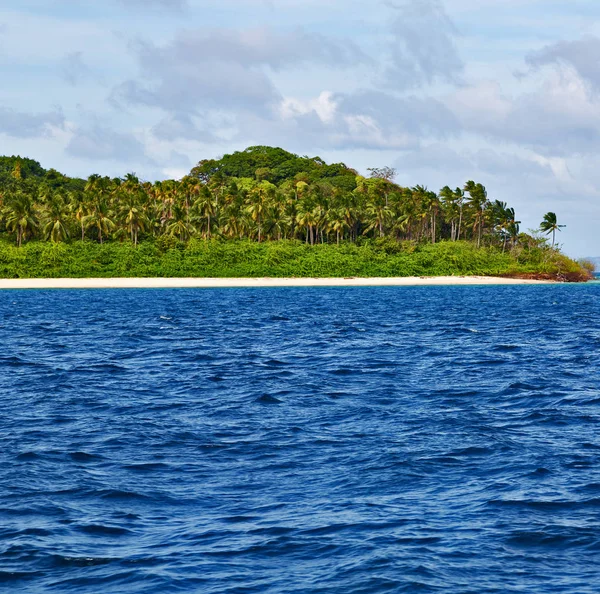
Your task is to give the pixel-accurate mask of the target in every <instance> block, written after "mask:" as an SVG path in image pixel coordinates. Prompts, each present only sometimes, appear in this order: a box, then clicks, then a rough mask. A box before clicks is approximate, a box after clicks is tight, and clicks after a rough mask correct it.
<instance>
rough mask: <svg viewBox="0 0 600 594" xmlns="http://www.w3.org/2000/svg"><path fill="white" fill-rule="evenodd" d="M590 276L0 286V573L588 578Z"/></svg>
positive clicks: (593, 520)
mask: <svg viewBox="0 0 600 594" xmlns="http://www.w3.org/2000/svg"><path fill="white" fill-rule="evenodd" d="M599 320H600V283H591V284H588V285H545V286H499V287H498V286H496V287H484V286H475V287H396V288H394V287H392V288H332V289H324V288H283V289H214V290H213V289H194V290H187V289H180V290H171V289H167V290H165V289H163V290H141V289H140V290H64V291H61V290H54V291H0V345H1V346H2V348H1V350H0V411H1V416H0V591H2V592H18V593H30V592H60V593H71V592H73V593H77V594H82V593H83V594H87V593H99V592H102V593H107V592H111V593H112V592H115V593H125V594H129V593H144V594H147V593H169V592H200V593H203V594H204V593H206V594H213V593H214V594H217V593H218V594H223V593H236V594H238V593H239V594H242V593H260V594H271V593H288V592H291V593H300V592H302V593H317V592H319V593H320V592H323V593H343V594H351V593H368V594H372V593H373V594H376V593H380V592H415V593H429V592H433V593H438V592H443V593H446V592H447V593H452V594H460V593H473V594H475V593H477V594H480V593H485V592H527V593H536V594H539V593H554V592H560V593H567V592H569V593H573V594H575V593H577V594H586V593H594V594H597V593H598V592H599V591H600V374H599V353H600V322H599Z"/></svg>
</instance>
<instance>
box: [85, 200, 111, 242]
mask: <svg viewBox="0 0 600 594" xmlns="http://www.w3.org/2000/svg"><path fill="white" fill-rule="evenodd" d="M111 215H112V213H111V212H110V210H109V209H108V205H107V204H106V202H104V201H100V202H97V203H96V204H94V206H93V207H92V211H91V212H90V213H89V214H87V215H86V216H85V217H83V219H82V221H81V223H82V225H83V227H84V228H85V229H89V228H90V227H94V228H96V230H97V231H98V239H99V241H100V243H103V240H104V236H105V235H108V234H109V233H110V232H111V231H112V230H113V229H114V228H115V223H114V221H113V220H112V218H111Z"/></svg>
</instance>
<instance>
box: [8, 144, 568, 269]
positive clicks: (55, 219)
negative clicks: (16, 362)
mask: <svg viewBox="0 0 600 594" xmlns="http://www.w3.org/2000/svg"><path fill="white" fill-rule="evenodd" d="M369 171H370V177H368V178H366V177H363V176H360V175H358V174H357V172H356V171H354V170H353V169H350V168H349V167H347V166H346V165H344V164H342V163H338V164H333V165H328V164H326V163H325V162H324V161H323V160H322V159H320V158H318V157H315V158H309V157H299V156H297V155H293V154H291V153H288V152H287V151H284V150H283V149H279V148H270V147H251V148H249V149H247V150H245V151H243V152H237V153H234V154H232V155H225V156H224V157H223V158H222V159H219V160H207V161H201V162H200V163H199V164H198V165H197V166H196V167H194V169H192V171H191V172H190V174H189V175H187V176H186V177H184V178H183V179H182V180H180V181H174V180H169V181H163V182H155V183H151V182H143V181H140V180H139V179H138V178H137V176H136V175H135V174H127V175H126V176H125V177H124V178H115V179H111V178H108V177H102V176H100V175H91V176H90V177H89V178H88V179H87V180H82V179H74V178H69V177H67V176H65V175H63V174H61V173H59V172H57V171H55V170H48V171H47V170H45V169H43V168H42V167H41V165H40V164H39V163H37V162H36V161H32V160H31V159H24V158H20V157H1V158H0V275H1V276H4V277H24V276H134V275H140V276H263V275H264V276H306V275H314V276H348V275H360V276H374V275H382V276H391V275H398V276H404V275H414V274H417V275H420V274H519V273H547V274H557V273H560V274H565V273H568V274H573V273H575V272H576V271H577V270H580V268H579V267H578V266H577V265H575V264H574V263H573V262H571V261H569V260H568V259H567V258H565V257H564V256H562V255H560V254H559V253H558V251H557V250H555V249H553V246H548V244H547V242H546V241H545V240H540V239H535V238H533V237H531V236H529V235H526V234H523V233H520V230H519V221H517V220H516V215H515V211H514V209H513V208H511V207H509V206H508V205H507V204H506V203H504V202H501V201H498V200H494V201H491V200H489V199H488V196H487V191H486V189H485V187H484V186H483V185H482V184H480V183H475V182H473V181H468V182H467V183H466V184H465V185H464V187H463V188H455V189H451V188H449V187H447V186H446V187H444V188H442V189H441V190H440V191H439V192H433V191H430V190H428V189H427V188H426V187H423V186H415V187H412V188H405V187H401V186H399V185H397V184H395V183H394V181H393V179H394V173H395V172H394V171H393V170H392V169H390V168H387V167H386V168H382V169H370V170H369ZM548 214H553V213H548ZM544 220H545V221H546V219H544ZM548 221H550V222H548ZM548 221H546V223H547V224H546V227H545V228H544V230H549V229H550V227H551V225H550V223H552V224H553V225H554V227H552V229H553V230H559V227H560V226H558V225H557V223H556V216H555V215H554V219H548ZM549 225H550V226H549ZM553 237H554V235H553ZM224 240H228V241H224ZM9 242H11V243H12V245H10V244H9ZM440 242H441V243H440ZM553 242H554V239H553ZM138 244H139V245H138ZM13 246H15V247H13Z"/></svg>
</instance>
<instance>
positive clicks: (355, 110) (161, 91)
mask: <svg viewBox="0 0 600 594" xmlns="http://www.w3.org/2000/svg"><path fill="white" fill-rule="evenodd" d="M0 70H1V75H2V78H1V80H2V83H3V84H2V85H0V154H21V155H23V156H28V157H31V158H34V159H37V160H39V161H40V162H41V163H42V165H43V166H45V167H47V168H48V167H54V168H56V169H59V170H60V171H64V172H66V173H68V174H70V175H78V176H82V177H87V176H88V175H89V174H90V173H94V172H97V173H102V174H109V175H124V174H125V173H126V172H136V173H137V174H138V175H139V176H140V177H142V178H144V179H150V180H155V179H164V178H167V177H178V176H181V175H183V174H185V173H186V172H187V171H189V169H190V168H191V167H192V166H193V165H194V164H195V163H196V162H197V161H198V160H200V159H202V158H208V157H217V156H220V155H222V154H224V153H227V152H231V151H233V150H241V149H244V148H246V147H247V146H250V145H256V144H271V145H278V146H282V147H284V148H287V149H288V150H291V151H293V152H297V153H300V154H303V155H305V154H306V155H319V156H321V157H323V158H325V159H326V160H328V161H343V162H345V163H347V164H348V165H350V166H352V167H355V168H356V169H358V170H359V171H361V172H366V169H367V167H377V166H383V165H391V166H394V167H396V169H397V170H398V177H397V181H398V182H399V183H401V184H405V185H415V184H423V185H427V186H428V187H429V188H432V189H436V190H437V189H439V188H440V187H441V186H443V185H445V184H449V185H451V186H453V187H455V186H462V185H463V184H464V182H465V181H467V180H468V179H474V180H475V181H478V182H481V183H483V184H484V185H485V186H486V187H487V189H488V193H489V197H490V198H491V199H496V198H497V199H500V200H505V201H507V202H509V204H511V205H513V206H515V208H516V209H517V214H518V215H519V218H520V219H521V220H522V228H523V229H528V228H535V227H537V226H538V224H539V222H540V221H541V218H542V216H543V214H544V213H545V212H547V211H549V210H552V211H554V212H556V213H557V215H558V218H559V220H560V222H562V223H564V224H566V225H567V227H566V228H565V229H564V230H563V232H562V234H561V236H560V240H561V242H562V243H563V245H564V249H565V251H566V252H567V253H569V254H571V255H573V256H595V255H600V233H598V231H597V230H598V228H599V225H600V168H599V167H598V166H597V161H598V157H599V156H600V154H599V153H600V94H599V92H600V3H598V2H597V1H593V0H569V1H561V2H559V1H552V0H486V1H485V2H481V1H480V0H445V1H442V0H390V1H386V2H379V3H378V2H370V3H367V2H364V1H363V0H344V1H342V0H104V1H103V2H96V1H95V0H4V1H3V2H2V7H1V8H0Z"/></svg>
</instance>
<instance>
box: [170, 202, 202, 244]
mask: <svg viewBox="0 0 600 594" xmlns="http://www.w3.org/2000/svg"><path fill="white" fill-rule="evenodd" d="M169 221H170V222H169V224H168V225H167V229H166V231H167V235H171V236H172V237H179V241H185V240H186V239H188V238H189V237H190V235H192V234H193V233H194V232H195V231H196V229H195V228H194V227H193V225H191V224H190V223H188V222H187V213H186V212H185V208H183V207H182V206H179V205H178V204H175V205H174V206H173V208H172V217H171V219H169Z"/></svg>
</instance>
